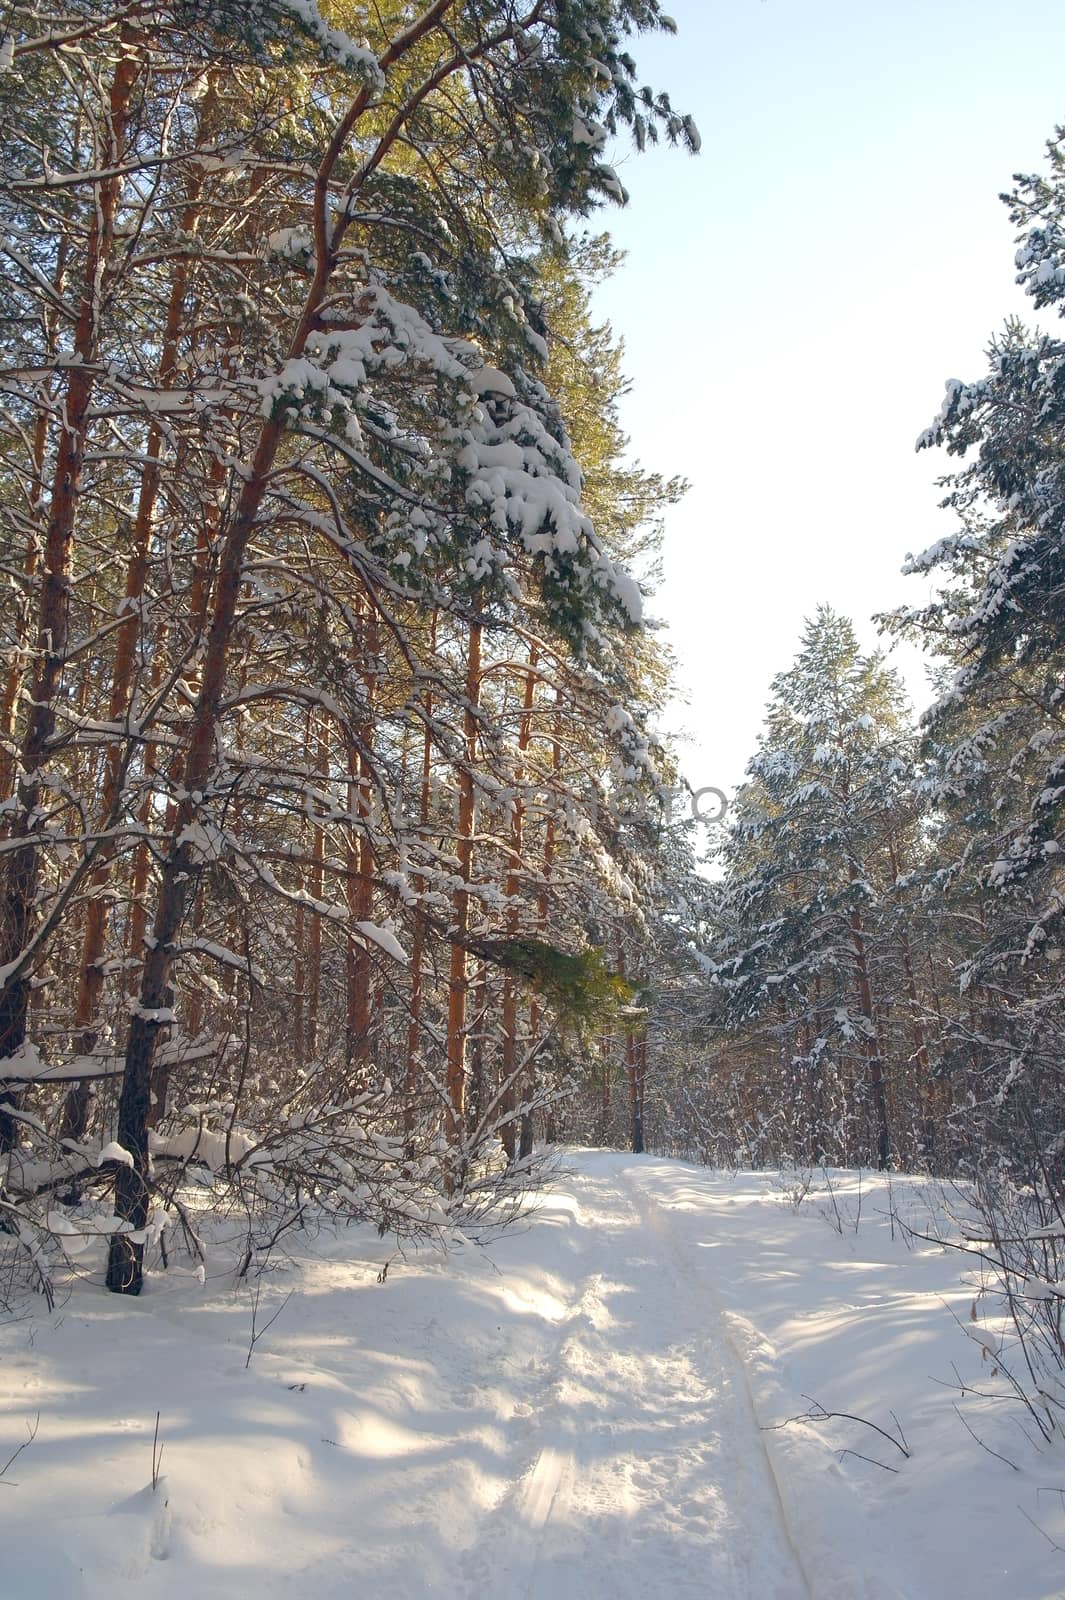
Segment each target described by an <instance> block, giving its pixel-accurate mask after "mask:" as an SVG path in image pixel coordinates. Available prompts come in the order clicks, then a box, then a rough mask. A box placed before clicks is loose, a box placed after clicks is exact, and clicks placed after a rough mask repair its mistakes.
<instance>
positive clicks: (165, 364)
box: [63, 168, 203, 1140]
mask: <svg viewBox="0 0 1065 1600" xmlns="http://www.w3.org/2000/svg"><path fill="white" fill-rule="evenodd" d="M202 188H203V173H202V170H201V169H199V168H196V169H194V172H193V174H192V176H191V178H190V180H189V195H188V202H187V204H186V207H185V211H184V215H183V217H182V221H181V226H182V232H183V233H184V234H186V235H192V234H194V233H195V231H196V228H197V224H198V221H199V215H200V195H201V191H202ZM189 270H190V264H189V259H188V257H187V256H183V257H181V258H180V259H179V260H178V263H177V266H176V267H175V270H174V275H173V278H172V280H171V285H170V297H169V301H168V304H167V312H166V322H165V325H164V330H163V345H162V351H161V354H160V358H159V383H160V385H161V386H163V387H165V386H166V385H167V384H169V383H170V382H171V381H172V380H173V378H174V374H175V371H176V367H177V353H178V338H179V335H180V333H181V328H182V314H183V310H184V303H185V295H186V293H187V291H188V284H189ZM164 442H165V441H164V435H163V431H162V429H161V428H160V426H159V423H158V419H157V418H156V417H155V416H153V418H152V421H151V423H150V425H149V428H148V438H147V442H146V444H145V450H144V455H145V463H146V464H145V467H144V471H143V473H142V474H141V483H140V491H139V494H138V498H137V515H136V519H135V522H134V527H133V549H132V552H131V554H130V558H129V563H128V565H127V568H126V587H125V597H124V600H123V610H124V611H125V613H126V620H125V622H123V624H122V626H121V627H120V628H119V629H118V637H117V641H116V647H115V662H114V669H113V673H112V678H111V694H110V699H109V703H108V710H107V720H108V722H109V723H110V724H111V726H112V727H117V725H118V724H119V723H121V722H122V721H123V719H124V718H125V717H126V716H127V715H128V712H129V709H130V705H131V702H132V695H133V685H134V679H135V672H136V661H137V645H138V642H139V640H140V636H141V605H140V601H141V599H142V597H143V594H144V588H145V583H146V581H147V576H148V562H149V555H150V549H151V539H152V529H153V526H154V522H155V508H156V504H157V501H158V498H159V489H160V485H161V482H162V459H161V458H162V451H163V447H164ZM127 760H128V745H127V743H126V742H125V741H123V740H121V739H118V738H115V739H112V740H111V741H110V742H109V743H108V746H107V749H106V752H105V755H104V777H103V785H102V791H101V797H100V818H101V825H102V826H103V827H104V828H107V827H108V826H109V825H110V823H111V821H112V818H113V817H114V816H115V815H116V814H117V808H118V803H119V799H120V795H121V790H122V786H123V783H124V781H125V774H126V766H127ZM113 858H114V847H113V846H104V847H103V848H101V850H100V851H99V852H98V855H97V859H96V864H95V866H94V867H93V871H92V873H91V875H90V878H89V892H88V909H87V911H86V915H85V927H84V931H83V936H82V953H81V966H80V969H79V972H78V992H77V998H76V1001H75V1010H74V1026H75V1028H76V1029H77V1031H78V1049H79V1051H80V1052H81V1053H82V1054H83V1055H89V1054H90V1053H91V1052H92V1050H93V1049H94V1048H95V1045H96V1040H97V1036H98V1032H99V1028H98V1017H97V1013H98V1011H99V1006H100V997H101V995H102V992H103V985H104V971H103V957H104V952H105V948H106V937H107V911H108V905H109V899H108V896H107V892H106V890H107V883H108V880H109V878H110V876H111V866H112V861H113ZM92 1090H93V1080H92V1079H83V1080H82V1082H80V1083H78V1084H76V1085H75V1086H74V1087H73V1088H72V1089H71V1091H70V1095H69V1097H68V1100H67V1104H66V1107H65V1110H64V1116H63V1134H64V1136H65V1137H68V1138H71V1139H76V1140H81V1139H83V1138H84V1137H85V1131H86V1127H87V1123H88V1116H89V1108H90V1104H91V1095H92Z"/></svg>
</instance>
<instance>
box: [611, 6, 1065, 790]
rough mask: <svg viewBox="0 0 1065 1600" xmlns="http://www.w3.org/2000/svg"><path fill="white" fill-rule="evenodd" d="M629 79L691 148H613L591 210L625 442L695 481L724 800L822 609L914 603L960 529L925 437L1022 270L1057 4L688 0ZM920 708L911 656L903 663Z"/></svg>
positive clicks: (695, 740) (697, 741)
mask: <svg viewBox="0 0 1065 1600" xmlns="http://www.w3.org/2000/svg"><path fill="white" fill-rule="evenodd" d="M671 9H672V11H673V14H674V16H675V18H676V20H677V23H678V26H679V30H680V31H679V33H678V35H677V36H676V37H675V38H672V39H671V38H668V37H661V38H659V37H653V38H643V39H640V40H639V41H638V45H639V49H638V51H637V50H634V52H633V53H634V54H635V55H636V56H637V60H638V65H639V72H640V77H641V80H642V81H647V82H650V83H652V84H653V85H654V86H655V87H656V88H666V89H667V90H668V91H669V93H670V95H671V97H672V99H673V101H674V104H675V105H676V106H677V107H678V108H679V109H682V110H684V111H689V112H691V113H692V114H693V115H694V117H695V120H696V122H697V124H698V126H699V130H700V133H701V135H702V154H701V156H700V157H699V158H698V159H697V160H692V159H691V158H689V157H688V156H686V155H685V154H684V153H683V152H681V151H679V150H670V149H660V150H657V151H649V152H648V153H647V154H646V155H645V156H642V157H639V158H637V157H635V156H633V157H631V158H626V157H625V156H624V154H623V152H621V151H620V150H619V152H618V157H619V159H618V160H617V165H618V168H619V172H620V174H621V177H622V179H623V181H624V183H625V185H626V187H627V188H628V190H629V193H630V196H631V203H630V206H629V208H628V210H627V211H624V212H616V211H615V212H612V213H608V214H601V222H602V225H603V226H609V228H610V231H611V233H612V235H613V237H614V240H615V242H616V243H617V244H618V245H619V246H620V247H621V248H622V249H624V250H625V251H626V252H627V253H628V256H627V260H626V263H625V265H624V266H623V267H622V269H621V270H620V272H619V273H618V274H617V276H616V277H615V279H614V280H613V281H612V282H611V283H609V284H607V285H606V286H604V287H603V288H602V289H601V290H600V291H599V292H598V293H597V298H596V308H597V312H598V314H600V315H602V316H606V317H609V318H610V320H611V322H612V323H613V325H614V328H615V330H616V332H617V333H618V334H621V335H622V336H623V337H624V342H625V361H624V367H625V371H626V373H627V374H628V376H629V378H630V380H631V383H632V389H631V392H630V394H629V395H628V396H626V398H625V400H624V401H623V404H622V420H623V423H624V426H625V428H626V430H627V432H628V433H629V434H630V435H631V439H632V450H633V454H634V455H636V456H637V457H639V458H640V459H641V460H642V461H643V462H644V463H645V465H647V466H648V467H653V468H655V469H657V470H659V471H662V472H663V473H667V474H669V473H675V472H677V473H682V474H684V475H685V476H686V477H687V478H688V479H689V480H690V481H691V485H692V487H691V491H690V493H689V495H688V496H687V498H686V500H685V501H684V503H683V504H682V505H681V506H679V507H677V508H675V509H673V510H671V511H669V512H668V513H667V520H666V548H665V572H666V581H665V585H664V587H663V589H662V590H661V592H660V594H659V596H658V599H657V601H656V603H655V606H654V608H653V609H654V611H655V612H656V613H657V614H658V615H660V616H662V617H663V618H664V619H665V620H666V621H667V622H668V624H669V628H670V637H671V640H672V643H673V647H674V649H675V650H676V651H677V653H678V656H679V663H680V670H679V676H680V678H681V681H682V684H683V687H684V689H685V691H686V694H687V697H688V701H689V703H688V705H687V706H678V707H675V708H674V710H673V713H672V715H671V718H670V720H671V722H672V725H673V727H674V728H683V729H685V730H686V731H687V732H688V733H690V735H691V742H690V743H688V744H687V745H686V746H684V747H683V749H682V768H683V770H684V772H685V775H686V776H687V777H688V778H689V780H690V781H691V782H692V783H693V784H694V785H696V786H698V785H700V784H717V785H719V786H721V787H722V788H724V789H731V788H732V787H733V786H734V785H735V784H736V783H737V782H738V781H739V780H740V778H741V777H742V773H743V767H744V764H745V762H746V760H747V759H748V757H749V756H750V755H751V753H752V752H753V750H754V745H755V741H756V738H757V733H758V729H759V726H760V723H761V716H762V710H763V707H764V704H765V701H766V698H767V695H768V688H769V682H770V679H771V678H772V677H773V675H774V673H776V672H778V671H780V670H782V669H783V668H784V667H786V666H787V665H788V663H789V662H790V660H791V658H792V656H793V655H794V653H795V650H796V648H797V646H798V641H799V635H800V632H801V628H802V623H803V618H804V617H805V616H807V615H809V614H810V613H812V612H813V610H814V609H815V607H816V606H817V605H818V603H819V602H824V603H827V604H829V605H831V606H833V607H834V608H835V609H837V610H839V611H842V612H845V613H847V614H849V615H851V616H852V617H853V618H854V620H855V623H856V625H857V627H858V631H859V635H860V637H861V638H862V641H863V644H865V645H866V646H871V645H873V644H875V643H877V635H876V630H875V628H874V627H873V626H872V624H871V623H870V622H869V618H870V616H871V614H872V613H873V612H874V611H876V610H879V609H882V608H884V607H887V606H890V605H893V604H897V603H899V602H900V601H912V602H919V601H920V600H921V598H922V597H923V595H924V594H925V593H927V592H928V587H929V586H928V581H927V580H919V579H913V578H910V579H904V578H903V577H902V576H901V575H900V572H899V569H900V567H901V564H902V562H903V559H904V557H905V556H906V554H907V552H908V551H910V550H918V549H922V548H924V547H925V546H926V545H928V544H930V543H931V542H932V541H933V540H934V539H937V538H940V537H942V536H943V535H944V534H946V533H947V532H948V531H950V527H951V521H950V514H949V513H948V512H944V511H940V510H938V507H937V502H938V498H939V496H938V493H937V491H936V488H935V480H936V478H937V477H938V476H939V475H940V474H941V473H942V472H943V471H945V470H946V468H947V465H948V461H947V458H946V457H945V456H944V455H943V454H942V453H941V452H928V453H922V454H921V455H920V456H918V455H916V454H915V453H914V443H915V440H916V438H917V435H918V433H919V432H920V430H921V429H922V428H923V427H924V426H926V424H927V423H928V422H929V421H930V420H931V418H932V417H933V415H934V414H935V412H936V411H937V410H938V408H939V405H940V401H941V399H942V394H943V385H944V382H945V381H946V379H948V378H951V377H958V378H975V377H978V376H979V375H980V374H981V373H982V371H983V368H984V351H985V350H986V346H987V341H988V338H989V336H990V335H991V334H992V333H993V332H994V331H995V330H996V329H997V328H999V327H1001V325H1002V323H1003V321H1004V319H1005V318H1006V317H1007V316H1008V315H1011V314H1012V315H1017V314H1019V315H1021V316H1023V317H1024V318H1025V319H1026V320H1028V321H1029V322H1031V321H1034V320H1035V319H1034V317H1033V316H1032V313H1031V308H1030V302H1028V301H1027V300H1026V299H1025V297H1024V295H1023V294H1022V292H1021V291H1020V289H1018V288H1017V287H1016V286H1015V285H1014V282H1013V252H1014V245H1013V237H1012V230H1011V226H1010V222H1009V218H1008V216H1007V213H1006V208H1005V207H1004V206H1003V205H1002V203H1001V201H1000V200H999V199H998V195H999V194H1000V193H1001V192H1002V191H1003V190H1004V189H1006V188H1008V187H1009V186H1010V183H1011V178H1012V174H1013V173H1015V172H1018V171H1033V170H1039V169H1040V168H1041V167H1042V166H1043V164H1044V159H1045V143H1046V140H1047V139H1048V138H1049V137H1050V135H1051V134H1052V132H1053V129H1054V126H1055V124H1056V123H1062V122H1065V8H1063V7H1062V6H1061V4H1060V3H1059V0H1033V3H1031V4H1028V5H1026V6H1024V7H1021V8H1015V7H1012V6H1007V5H1005V4H1004V3H1003V0H892V3H891V4H887V3H886V0H871V3H868V4H859V5H855V4H854V3H853V0H717V3H714V4H704V3H701V0H675V3H674V5H673V6H672V8H671ZM896 659H897V662H898V664H899V665H900V666H901V667H902V668H903V670H904V671H905V674H906V677H907V681H908V683H909V685H910V690H911V694H912V696H913V698H914V700H915V702H917V704H918V706H919V707H920V708H923V704H924V701H925V699H926V698H927V696H926V694H925V690H924V675H923V672H922V670H921V667H920V665H919V658H918V657H917V655H916V653H915V652H898V653H897V656H896Z"/></svg>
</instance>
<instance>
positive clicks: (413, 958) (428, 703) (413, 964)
mask: <svg viewBox="0 0 1065 1600" xmlns="http://www.w3.org/2000/svg"><path fill="white" fill-rule="evenodd" d="M437 620H438V614H437V612H436V611H434V612H433V618H432V624H431V630H430V636H429V650H430V653H431V654H432V655H434V656H435V654H436V629H437ZM424 716H425V727H424V733H423V738H422V771H421V787H420V791H419V795H418V837H419V840H424V838H425V831H426V828H427V826H428V823H429V800H430V796H431V792H432V759H433V739H432V720H433V694H432V690H431V689H428V688H427V689H426V691H425V705H424ZM426 888H427V884H426V881H425V878H424V877H422V876H419V877H417V878H416V879H415V883H414V890H415V893H416V895H417V896H418V901H417V904H416V905H415V908H414V933H413V937H412V939H411V952H410V1013H409V1016H408V1020H407V1062H406V1078H405V1082H404V1105H403V1129H404V1132H405V1134H406V1136H407V1138H408V1140H409V1139H410V1137H411V1135H412V1134H413V1132H414V1102H415V1097H416V1095H417V1093H418V1075H419V1073H418V1069H419V1065H420V1055H419V1052H420V1049H421V1024H422V964H423V961H424V959H425V912H424V910H423V909H422V905H421V897H422V895H424V893H425V891H426Z"/></svg>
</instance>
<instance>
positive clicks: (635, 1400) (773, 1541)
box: [463, 1157, 810, 1600]
mask: <svg viewBox="0 0 1065 1600" xmlns="http://www.w3.org/2000/svg"><path fill="white" fill-rule="evenodd" d="M583 1165H584V1167H585V1171H584V1172H583V1173H582V1174H581V1176H580V1178H579V1179H578V1180H577V1181H576V1182H573V1183H571V1187H572V1189H573V1192H574V1194H575V1196H576V1198H577V1201H578V1204H579V1208H580V1210H579V1215H580V1220H581V1225H582V1228H583V1230H585V1233H586V1242H585V1250H586V1251H587V1258H586V1259H587V1260H588V1264H589V1267H590V1269H591V1270H590V1271H589V1273H588V1276H587V1277H586V1278H585V1280H584V1283H583V1285H582V1286H581V1290H580V1294H579V1297H578V1298H577V1299H576V1301H575V1303H574V1305H573V1307H572V1309H571V1311H570V1314H569V1317H568V1321H567V1332H566V1336H565V1338H564V1339H563V1340H562V1341H561V1343H560V1345H559V1347H558V1351H557V1353H556V1357H555V1365H554V1372H553V1381H552V1383H551V1385H550V1388H549V1390H548V1392H547V1394H545V1396H544V1397H543V1399H542V1402H541V1406H540V1416H541V1422H540V1430H539V1431H540V1434H541V1439H542V1442H541V1445H540V1448H539V1452H538V1454H537V1455H536V1457H535V1459H534V1461H533V1463H532V1465H531V1467H530V1469H529V1470H528V1472H527V1473H526V1475H525V1476H524V1477H523V1478H522V1479H521V1480H520V1481H519V1482H518V1483H517V1485H516V1486H515V1488H514V1490H513V1491H512V1492H511V1493H510V1494H509V1495H508V1496H507V1497H506V1498H505V1499H504V1501H503V1502H502V1504H501V1505H500V1506H498V1507H497V1509H496V1511H495V1512H494V1514H493V1516H492V1517H491V1518H490V1519H489V1522H488V1526H487V1527H486V1528H485V1530H484V1532H483V1534H482V1535H481V1537H480V1538H479V1539H478V1541H477V1542H476V1544H475V1545H474V1546H473V1548H472V1549H471V1550H470V1551H469V1552H468V1553H467V1555H466V1557H465V1559H464V1562H463V1568H464V1570H465V1572H466V1574H467V1576H468V1578H469V1580H470V1587H469V1595H470V1597H471V1600H472V1597H473V1596H475V1595H485V1594H488V1593H491V1594H492V1595H493V1596H498V1600H556V1597H557V1596H559V1595H574V1596H577V1595H586V1594H587V1595H591V1594H603V1595H607V1594H609V1595H612V1596H616V1597H618V1600H629V1597H632V1600H636V1597H637V1596H640V1597H645V1596H647V1595H649V1594H652V1593H667V1594H670V1595H673V1596H678V1597H685V1596H691V1597H693V1600H694V1597H695V1596H699V1597H701V1600H704V1597H706V1596H707V1595H713V1596H721V1597H722V1600H724V1597H728V1600H755V1597H759V1600H807V1597H808V1596H809V1594H810V1591H809V1588H808V1586H807V1584H806V1581H805V1578H804V1576H803V1573H802V1570H801V1566H800V1564H799V1561H798V1558H797V1556H796V1554H795V1551H794V1549H793V1548H792V1546H791V1542H790V1539H789V1536H788V1532H787V1529H786V1527H785V1524H784V1519H783V1515H782V1511H781V1507H780V1501H779V1498H778V1496H777V1493H776V1487H775V1483H774V1481H773V1477H772V1471H771V1468H770V1464H769V1461H768V1458H767V1456H766V1452H765V1448H764V1445H763V1442H762V1436H761V1434H760V1433H759V1431H758V1427H757V1424H756V1422H755V1420H754V1415H753V1412H752V1409H751V1404H750V1399H749V1396H748V1395H747V1393H746V1390H745V1387H744V1383H743V1379H742V1376H741V1374H740V1371H739V1369H738V1363H737V1361H736V1359H735V1357H734V1356H732V1355H731V1353H730V1346H729V1343H728V1338H727V1334H726V1330H725V1326H724V1321H723V1318H722V1316H721V1312H720V1310H719V1309H717V1308H715V1307H714V1306H713V1305H712V1304H711V1303H710V1302H709V1301H708V1300H707V1298H706V1297H705V1295H701V1294H699V1293H698V1292H695V1293H693V1288H695V1289H696V1290H697V1289H698V1271H697V1264H696V1263H695V1262H693V1261H692V1260H691V1259H690V1258H689V1259H686V1258H685V1257H684V1254H683V1251H682V1247H681V1245H680V1242H679V1240H678V1239H677V1238H676V1236H675V1235H674V1234H673V1233H672V1231H671V1229H670V1226H669V1220H668V1216H667V1214H666V1213H664V1212H662V1211H660V1210H659V1209H658V1208H657V1207H656V1206H655V1205H654V1204H653V1202H651V1201H648V1200H646V1199H644V1198H643V1196H642V1195H641V1192H640V1190H639V1188H638V1187H636V1186H635V1185H634V1183H633V1178H632V1175H631V1174H628V1173H623V1172H622V1171H620V1170H619V1169H618V1164H617V1162H616V1159H612V1158H610V1157H607V1158H604V1159H602V1160H600V1161H598V1162H597V1161H596V1159H595V1158H594V1157H590V1158H585V1161H584V1163H583ZM656 1246H657V1247H660V1248H655V1247H656Z"/></svg>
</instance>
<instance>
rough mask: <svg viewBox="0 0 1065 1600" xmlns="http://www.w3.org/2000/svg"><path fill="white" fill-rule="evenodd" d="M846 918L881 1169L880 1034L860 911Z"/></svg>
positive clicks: (886, 1149) (887, 1153)
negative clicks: (861, 1017)
mask: <svg viewBox="0 0 1065 1600" xmlns="http://www.w3.org/2000/svg"><path fill="white" fill-rule="evenodd" d="M851 874H852V882H853V881H856V879H857V876H858V874H857V871H856V870H855V869H854V867H853V866H852V867H851ZM849 921H850V931H851V939H852V941H853V944H852V948H853V951H854V970H855V976H856V978H857V984H858V1006H859V1009H860V1011H861V1014H862V1016H863V1017H864V1019H865V1023H866V1028H867V1033H866V1039H865V1057H866V1064H867V1067H868V1071H869V1084H870V1087H871V1089H872V1093H873V1111H874V1115H875V1117H876V1135H877V1140H876V1149H877V1166H878V1167H879V1168H880V1170H881V1172H883V1171H884V1169H885V1168H886V1167H887V1165H888V1162H889V1161H890V1159H891V1124H890V1121H889V1118H888V1105H887V1091H886V1086H885V1083H884V1058H883V1055H882V1053H881V1048H880V1037H879V1034H878V1033H877V1028H876V1011H875V1008H874V1005H873V986H872V981H871V979H870V976H869V959H868V952H867V948H866V942H865V930H864V928H863V926H862V918H861V913H860V912H859V911H858V909H857V907H855V908H854V909H852V911H851V913H850V918H849Z"/></svg>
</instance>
